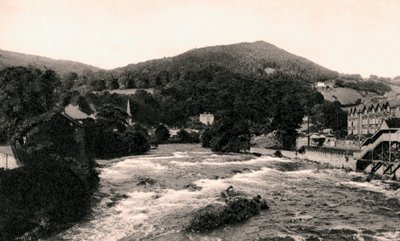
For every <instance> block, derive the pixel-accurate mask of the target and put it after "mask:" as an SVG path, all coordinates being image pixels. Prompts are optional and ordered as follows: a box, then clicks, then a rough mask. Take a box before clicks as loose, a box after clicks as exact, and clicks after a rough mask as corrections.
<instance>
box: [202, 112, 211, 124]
mask: <svg viewBox="0 0 400 241" xmlns="http://www.w3.org/2000/svg"><path fill="white" fill-rule="evenodd" d="M199 121H200V122H201V123H203V124H205V125H212V124H213V123H214V115H213V114H210V113H203V114H200V117H199Z"/></svg>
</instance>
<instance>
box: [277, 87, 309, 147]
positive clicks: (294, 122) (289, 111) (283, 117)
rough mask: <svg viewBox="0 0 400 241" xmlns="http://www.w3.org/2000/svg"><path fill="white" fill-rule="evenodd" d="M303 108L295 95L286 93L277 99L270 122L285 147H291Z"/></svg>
mask: <svg viewBox="0 0 400 241" xmlns="http://www.w3.org/2000/svg"><path fill="white" fill-rule="evenodd" d="M303 116H304V109H303V107H302V106H301V105H300V103H299V102H298V101H297V100H296V99H295V97H293V96H291V95H288V96H285V97H284V98H283V99H282V100H281V101H278V103H277V105H276V107H275V110H274V114H273V119H272V123H271V127H272V128H273V130H276V131H277V137H278V139H279V140H280V141H281V143H282V147H283V148H285V149H292V148H293V147H294V145H295V142H296V138H297V129H298V128H299V127H300V124H301V123H302V121H303Z"/></svg>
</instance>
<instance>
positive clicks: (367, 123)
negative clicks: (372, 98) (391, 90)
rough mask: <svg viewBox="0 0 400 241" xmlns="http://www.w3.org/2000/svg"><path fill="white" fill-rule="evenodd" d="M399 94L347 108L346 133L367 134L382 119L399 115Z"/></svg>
mask: <svg viewBox="0 0 400 241" xmlns="http://www.w3.org/2000/svg"><path fill="white" fill-rule="evenodd" d="M399 97H400V96H397V98H396V99H395V100H387V101H383V102H378V103H371V104H369V105H360V106H357V107H353V108H351V109H350V110H349V113H348V116H347V133H348V135H349V136H350V135H356V136H367V135H371V134H374V133H375V132H376V131H377V130H378V129H379V127H380V126H381V124H382V122H383V120H385V119H388V118H391V117H400V99H399Z"/></svg>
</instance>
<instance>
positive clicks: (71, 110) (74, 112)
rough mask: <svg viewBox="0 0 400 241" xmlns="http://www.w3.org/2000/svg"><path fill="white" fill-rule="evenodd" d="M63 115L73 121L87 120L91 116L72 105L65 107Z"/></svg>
mask: <svg viewBox="0 0 400 241" xmlns="http://www.w3.org/2000/svg"><path fill="white" fill-rule="evenodd" d="M63 114H65V115H67V116H68V117H70V118H71V119H73V120H85V119H87V118H90V116H89V115H87V114H85V113H84V112H82V111H81V110H80V109H79V107H78V106H74V105H71V104H69V105H68V106H66V107H65V109H64V111H63Z"/></svg>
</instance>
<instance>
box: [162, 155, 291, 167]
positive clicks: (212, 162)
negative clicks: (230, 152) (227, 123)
mask: <svg viewBox="0 0 400 241" xmlns="http://www.w3.org/2000/svg"><path fill="white" fill-rule="evenodd" d="M223 157H224V156H219V157H215V158H204V159H202V160H201V161H196V162H193V161H171V162H169V163H171V164H174V165H178V166H198V165H209V166H228V165H252V164H262V163H265V162H271V161H274V162H293V161H292V160H290V159H280V158H273V157H269V156H264V157H259V158H254V159H250V160H246V161H224V160H223ZM225 157H229V156H225ZM221 159H222V160H221Z"/></svg>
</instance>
